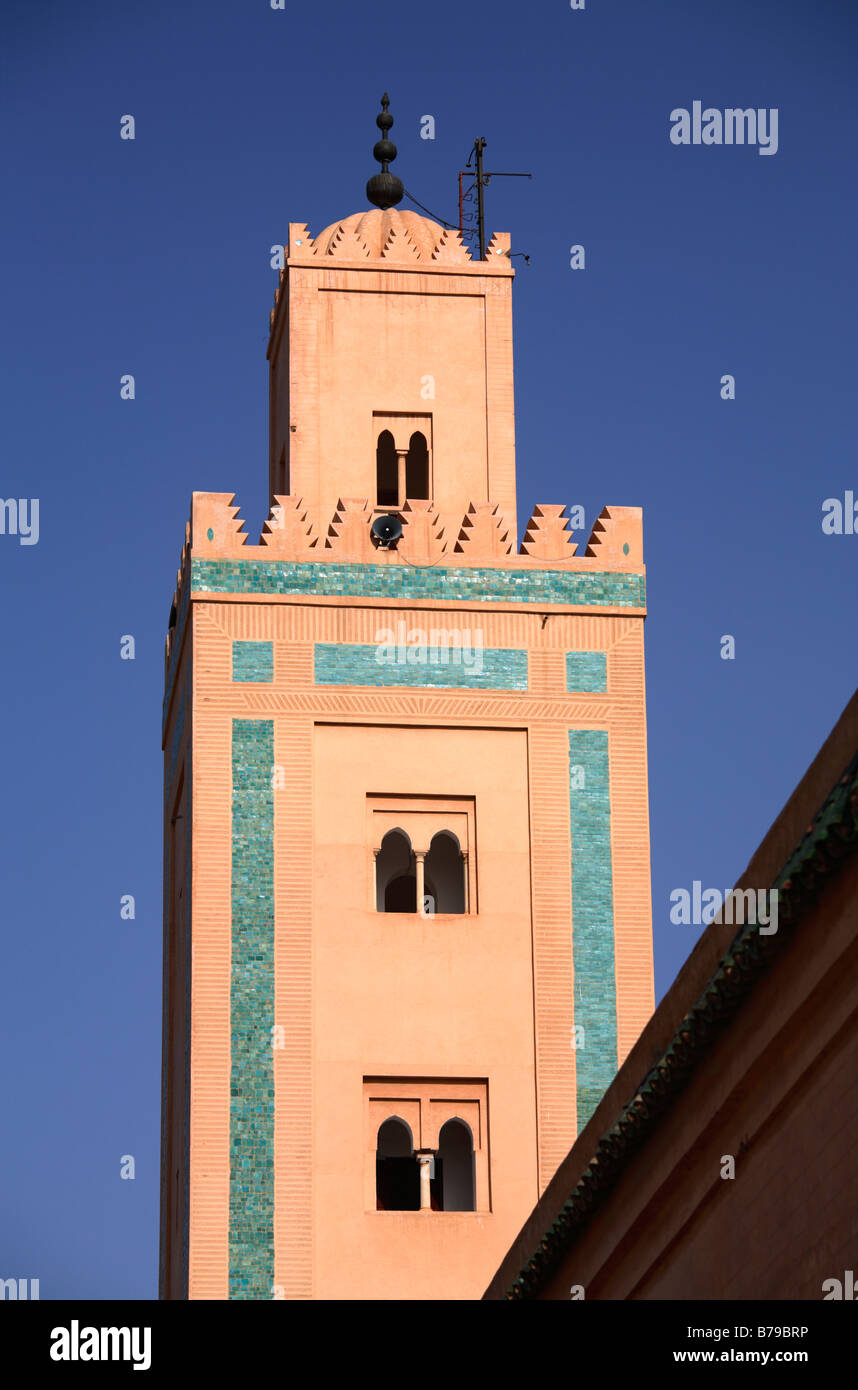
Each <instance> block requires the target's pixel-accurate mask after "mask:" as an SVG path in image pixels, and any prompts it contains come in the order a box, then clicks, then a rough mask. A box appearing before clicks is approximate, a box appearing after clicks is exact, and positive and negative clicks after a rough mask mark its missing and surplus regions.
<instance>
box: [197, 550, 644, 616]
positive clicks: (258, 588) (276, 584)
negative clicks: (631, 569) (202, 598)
mask: <svg viewBox="0 0 858 1390" xmlns="http://www.w3.org/2000/svg"><path fill="white" fill-rule="evenodd" d="M191 588H192V589H193V591H194V593H208V594H325V595H329V596H331V597H337V598H340V597H350V598H390V599H400V600H403V601H407V600H408V599H435V600H437V601H442V602H445V603H451V602H452V603H467V602H471V603H473V602H480V603H535V604H545V603H559V604H569V605H575V606H582V605H586V606H588V607H589V606H593V607H612V608H643V607H644V606H645V603H646V585H645V582H644V577H643V575H642V574H627V573H623V572H619V573H618V572H615V571H607V570H596V571H594V572H593V573H587V572H584V571H582V570H536V569H533V570H524V569H522V570H519V569H468V568H466V567H465V566H462V567H461V568H452V569H440V568H438V567H437V566H434V565H359V564H358V565H356V564H335V563H333V562H331V563H321V562H318V561H313V560H306V561H298V560H295V561H291V560H192V561H191Z"/></svg>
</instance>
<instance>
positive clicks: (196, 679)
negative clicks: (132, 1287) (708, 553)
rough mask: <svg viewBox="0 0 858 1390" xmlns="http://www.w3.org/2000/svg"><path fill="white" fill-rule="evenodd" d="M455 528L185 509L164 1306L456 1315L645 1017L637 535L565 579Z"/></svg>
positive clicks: (172, 836)
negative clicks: (258, 535)
mask: <svg viewBox="0 0 858 1390" xmlns="http://www.w3.org/2000/svg"><path fill="white" fill-rule="evenodd" d="M278 506H280V507H281V508H283V509H285V510H286V511H287V514H289V515H298V514H301V515H303V513H301V504H300V502H299V500H298V499H288V498H286V499H284V498H281V499H279V500H278ZM549 510H550V509H541V510H540V509H537V513H536V514H535V518H534V521H533V522H532V524H531V527H530V528H529V529H528V536H530V537H531V538H532V537H533V535H534V534H537V533H538V532H539V529H540V527H539V518H540V517H544V516H545V515H547V513H548V511H549ZM554 511H555V512H559V509H554ZM348 513H349V506H348V505H347V504H345V503H340V504H339V506H338V511H337V515H338V516H340V517H342V516H344V515H348ZM472 516H477V519H478V520H477V524H476V525H474V523H473V521H472V523H471V529H472V531H473V532H474V533H475V534H474V536H473V538H472V539H471V540H470V541H469V542H468V544H470V546H471V553H470V554H468V552H467V550H465V551H464V552H462V551H460V552H459V553H457V554H456V555H455V557H453V556H452V555H450V556H447V555H446V554H443V553H442V554H439V555H437V556H433V557H432V558H431V561H430V558H429V556H428V554H427V556H426V557H425V558H424V560H423V561H422V562H421V558H420V554H419V550H418V549H416V548H415V547H416V545H417V542H416V541H414V542H413V546H412V549H411V551H410V552H409V546H408V533H409V522H408V517H407V514H406V517H405V520H406V528H405V539H404V541H403V543H402V545H401V546H400V549H399V550H398V551H397V550H390V551H383V550H380V551H377V552H372V551H371V552H370V555H371V557H372V558H368V557H367V554H366V552H365V550H363V549H361V550H359V551H355V550H349V549H348V546H349V545H355V544H357V542H356V541H354V540H352V539H343V540H338V539H337V538H336V537H335V539H334V543H333V544H331V543H330V542H329V543H328V545H327V547H326V548H324V549H321V548H320V547H317V545H316V542H315V540H312V541H308V542H307V549H306V551H304V552H301V551H300V550H299V548H298V545H297V543H296V542H295V541H294V532H290V540H289V544H290V545H292V546H293V548H294V549H295V553H293V554H291V555H287V554H285V553H284V546H285V542H284V541H283V540H282V537H281V538H278V535H277V532H276V529H275V528H273V527H272V528H271V530H270V534H269V535H268V536H267V537H263V543H262V544H260V545H259V546H249V545H247V544H246V538H245V537H244V536H243V535H242V534H241V533H240V523H239V522H238V521H237V520H236V516H235V508H234V507H233V506H232V505H231V499H230V498H227V497H222V496H220V495H213V494H196V495H195V497H194V504H193V512H192V518H191V525H190V528H189V532H188V541H187V545H186V548H185V552H184V555H183V562H182V569H181V572H180V581H179V587H178V590H177V596H176V603H175V607H174V617H175V621H174V623H173V625H172V626H171V631H170V637H169V640H168V655H167V692H166V696H165V821H166V825H167V841H166V843H167V851H166V858H165V866H166V878H167V886H166V902H167V911H166V915H165V923H166V927H165V979H166V985H165V1049H164V1058H165V1109H164V1116H165V1119H164V1135H165V1143H164V1160H163V1162H164V1178H163V1185H164V1202H163V1214H162V1295H163V1296H165V1297H173V1298H175V1297H191V1298H239V1299H270V1298H275V1299H276V1298H287V1299H295V1298H337V1299H339V1298H360V1299H373V1298H377V1299H395V1298H421V1299H424V1298H425V1299H432V1298H471V1297H472V1298H478V1297H479V1296H480V1295H481V1294H482V1292H483V1290H484V1288H485V1286H486V1284H487V1283H488V1281H489V1279H490V1278H491V1275H492V1273H493V1272H494V1270H495V1269H496V1268H497V1265H498V1264H499V1262H500V1260H501V1258H502V1256H503V1254H504V1252H505V1251H506V1250H507V1248H508V1247H509V1244H510V1242H511V1240H512V1239H513V1238H514V1236H515V1234H516V1232H517V1231H518V1229H519V1227H520V1226H521V1223H522V1222H523V1220H524V1219H525V1218H526V1217H527V1215H528V1213H529V1212H530V1211H531V1210H532V1208H533V1206H534V1204H535V1202H536V1200H537V1199H538V1197H539V1195H540V1193H541V1192H542V1191H543V1190H544V1188H545V1186H546V1185H547V1183H548V1181H549V1180H550V1178H551V1177H552V1176H553V1173H554V1171H555V1169H556V1167H557V1165H558V1163H559V1162H560V1160H561V1159H562V1157H563V1156H564V1155H565V1153H566V1152H567V1151H568V1149H569V1147H570V1145H571V1143H572V1142H573V1140H574V1138H575V1134H576V1133H577V1132H578V1131H579V1130H580V1129H581V1128H582V1127H583V1124H584V1123H585V1122H586V1120H587V1118H588V1117H589V1115H590V1114H591V1113H592V1110H593V1109H594V1108H595V1105H596V1103H597V1101H598V1099H599V1097H600V1096H601V1094H602V1092H603V1091H604V1089H605V1087H606V1086H607V1085H608V1084H609V1083H610V1081H611V1079H612V1077H613V1075H614V1073H615V1071H616V1069H617V1066H618V1064H619V1062H620V1061H622V1059H623V1057H624V1056H625V1055H626V1052H627V1051H628V1049H629V1047H630V1046H631V1043H632V1042H633V1041H634V1039H635V1038H636V1037H637V1035H638V1033H639V1031H640V1029H641V1027H642V1026H643V1024H644V1023H645V1021H646V1019H647V1018H648V1017H649V1014H650V1012H651V1009H652V995H653V985H652V950H651V924H650V906H649V834H648V817H647V786H646V732H645V713H644V668H643V618H644V611H645V610H644V577H643V564H642V551H641V533H640V514H639V513H638V512H636V511H635V510H634V509H610V510H609V511H606V512H604V513H603V515H602V517H601V518H600V521H599V522H598V523H597V527H596V530H595V531H594V534H593V537H592V538H591V542H590V545H589V547H588V553H587V554H586V555H584V556H580V557H579V556H577V555H575V553H574V546H571V545H570V546H566V548H565V551H564V550H562V549H561V550H559V551H557V552H554V553H556V554H559V555H560V556H561V558H551V556H552V552H551V551H550V549H548V548H547V547H542V549H543V553H544V552H545V550H546V549H548V558H537V555H538V550H539V547H538V546H536V545H535V544H534V543H533V542H532V539H531V543H530V547H529V548H528V540H527V537H526V541H525V545H524V546H523V553H522V554H521V555H519V556H515V555H513V554H511V553H510V551H509V549H506V550H504V551H503V552H502V553H500V554H498V552H497V546H496V544H495V541H494V539H493V537H494V532H493V531H492V528H491V527H488V526H485V527H484V528H483V529H484V532H485V534H484V536H483V538H482V539H481V537H480V529H481V527H482V525H483V523H482V521H480V514H479V513H477V512H473V513H472ZM420 523H421V514H420V513H419V512H418V514H417V516H416V518H415V519H414V521H413V522H412V523H411V525H413V526H414V530H413V532H412V538H414V537H418V536H420V535H422V536H423V540H422V541H421V544H424V545H425V546H426V547H427V548H428V547H430V546H431V545H434V544H435V537H434V534H429V532H428V530H427V529H426V528H425V526H424V527H423V530H422V531H421V529H420ZM558 525H559V523H558ZM310 530H311V528H309V527H308V528H306V532H307V534H310ZM323 530H324V528H323V527H322V526H320V525H318V523H316V526H315V533H316V534H318V533H320V532H323ZM329 534H331V533H329ZM360 534H361V537H362V535H363V532H361V533H360ZM463 534H464V532H463ZM341 535H342V536H346V537H353V536H354V537H356V536H357V535H358V532H357V530H355V529H354V528H352V530H351V531H350V530H349V528H348V527H343V528H342V530H341ZM301 543H303V542H301ZM363 544H364V542H363V540H362V539H361V541H360V545H361V547H362V546H363ZM278 545H280V547H281V548H280V550H278ZM564 545H565V541H564ZM338 547H339V548H338ZM534 551H536V552H537V553H536V554H535V553H534ZM409 556H410V558H409ZM191 870H192V871H193V872H192V873H191ZM177 1175H178V1176H177ZM168 1193H169V1195H168Z"/></svg>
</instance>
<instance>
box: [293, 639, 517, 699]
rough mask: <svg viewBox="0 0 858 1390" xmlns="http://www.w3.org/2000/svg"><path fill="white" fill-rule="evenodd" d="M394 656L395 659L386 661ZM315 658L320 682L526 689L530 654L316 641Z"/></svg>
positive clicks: (319, 683) (477, 649) (476, 688)
mask: <svg viewBox="0 0 858 1390" xmlns="http://www.w3.org/2000/svg"><path fill="white" fill-rule="evenodd" d="M391 655H392V657H393V660H387V659H385V658H386V657H387V656H391ZM400 656H402V657H404V658H405V660H404V661H400V660H399V657H400ZM315 657H316V683H317V685H375V686H411V687H413V686H420V687H424V688H425V687H439V686H440V687H444V688H447V689H449V688H450V687H453V688H456V687H458V688H460V689H464V690H526V689H527V652H519V651H512V650H509V651H507V650H503V649H500V648H493V649H491V650H483V649H482V648H479V647H478V648H471V649H466V650H464V651H459V650H452V651H451V650H449V648H443V649H439V648H438V647H429V646H414V647H407V648H396V647H393V649H392V651H391V650H390V649H389V648H385V647H383V646H381V645H372V646H371V645H369V644H366V645H360V644H357V643H354V644H348V643H342V644H337V643H332V642H330V643H329V642H317V643H316V648H315ZM456 658H458V660H457V659H456Z"/></svg>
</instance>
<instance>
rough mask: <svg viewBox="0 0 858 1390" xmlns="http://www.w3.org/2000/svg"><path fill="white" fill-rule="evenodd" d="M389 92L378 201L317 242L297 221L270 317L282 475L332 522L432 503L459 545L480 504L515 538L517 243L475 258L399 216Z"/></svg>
mask: <svg viewBox="0 0 858 1390" xmlns="http://www.w3.org/2000/svg"><path fill="white" fill-rule="evenodd" d="M387 106H388V99H387V97H386V96H385V97H384V98H382V111H381V113H380V114H379V116H378V118H377V123H378V126H379V129H380V131H381V136H382V138H381V139H380V140H378V141H377V142H376V145H375V148H374V151H373V153H374V154H375V157H376V159H378V160H379V162H380V164H381V170H380V172H378V173H376V174H375V175H373V176H372V178H370V180H369V182H368V183H367V188H366V191H367V197H368V199H369V200H370V201H371V202H373V203H375V204H376V206H375V207H374V208H372V209H371V210H367V211H365V212H358V213H354V214H353V215H352V216H350V217H346V218H345V219H344V220H343V221H341V222H335V223H333V224H332V225H331V226H330V227H327V228H325V230H324V231H323V232H321V233H320V234H319V235H318V236H316V237H312V236H310V234H309V232H308V230H307V227H306V225H305V224H304V223H294V222H293V223H291V224H290V227H289V242H288V246H287V248H286V257H285V267H284V269H283V271H281V276H280V285H279V287H278V290H277V293H276V298H275V306H274V309H273V310H272V313H271V337H270V342H269V347H268V359H269V362H270V402H271V436H270V458H269V479H270V491H271V494H272V496H274V495H283V496H285V495H289V494H291V495H293V496H298V497H300V498H301V499H302V501H303V504H304V506H306V507H307V508H308V510H310V511H311V512H312V513H313V514H314V515H319V516H330V515H332V514H333V513H334V511H335V509H336V506H337V503H338V501H339V500H340V499H341V498H349V497H351V498H369V499H370V504H371V507H372V508H374V509H375V510H377V511H380V512H390V511H400V510H402V509H403V508H404V507H405V503H406V501H418V500H425V501H429V502H430V503H431V504H432V506H433V511H434V512H435V513H436V514H437V517H438V520H439V522H440V524H441V525H442V526H444V527H445V528H446V529H447V531H448V533H449V531H450V530H452V532H453V534H454V535H455V534H456V533H457V531H458V528H459V527H460V525H461V520H462V516H463V514H464V513H465V512H466V511H467V510H468V508H469V506H470V505H471V504H472V503H475V502H476V503H492V504H495V505H496V506H497V509H498V514H499V516H500V517H502V519H503V523H504V525H505V526H508V528H509V530H510V532H511V534H512V535H513V536H514V535H515V534H516V499H515V421H514V408H513V364H512V303H511V289H512V279H513V275H514V271H513V269H512V266H511V265H510V258H509V252H510V245H509V236H508V235H497V236H495V237H494V238H493V239H492V241H491V242H490V244H489V246H488V247H487V249H486V258H485V260H472V258H471V255H470V253H469V251H468V250H467V249H466V247H465V246H464V245H463V243H462V239H461V236H460V235H459V233H458V232H456V231H451V230H445V229H444V228H443V227H441V226H439V224H438V223H437V222H433V221H432V220H431V219H430V218H428V217H421V216H419V215H418V214H417V213H414V212H409V211H404V212H403V211H400V210H399V209H398V208H397V207H396V204H397V203H398V202H399V201H400V200H401V198H402V196H403V191H404V190H403V188H402V184H401V182H400V180H399V179H398V178H397V177H396V175H395V174H393V173H391V172H390V169H389V164H390V162H391V161H392V160H393V159H394V158H395V156H396V146H395V145H394V144H393V142H392V141H391V140H390V139H389V131H390V127H391V126H392V124H393V118H392V116H390V114H389V112H388V110H387Z"/></svg>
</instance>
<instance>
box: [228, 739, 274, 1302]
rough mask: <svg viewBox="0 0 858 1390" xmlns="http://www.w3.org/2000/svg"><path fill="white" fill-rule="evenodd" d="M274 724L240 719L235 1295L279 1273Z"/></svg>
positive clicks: (267, 1283) (233, 1011) (259, 1288)
mask: <svg viewBox="0 0 858 1390" xmlns="http://www.w3.org/2000/svg"><path fill="white" fill-rule="evenodd" d="M273 764H274V724H273V722H272V721H271V720H270V719H263V720H254V719H234V720H233V724H232V897H231V904H232V960H231V970H230V1034H231V1063H230V1110H229V1145H230V1161H229V1297H230V1298H235V1299H270V1298H271V1296H272V1285H273V1283H274V1064H273V1056H272V1050H271V1049H272V1041H273V1036H272V1032H271V1030H272V1027H273V1025H274V793H273V789H272V767H273Z"/></svg>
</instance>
